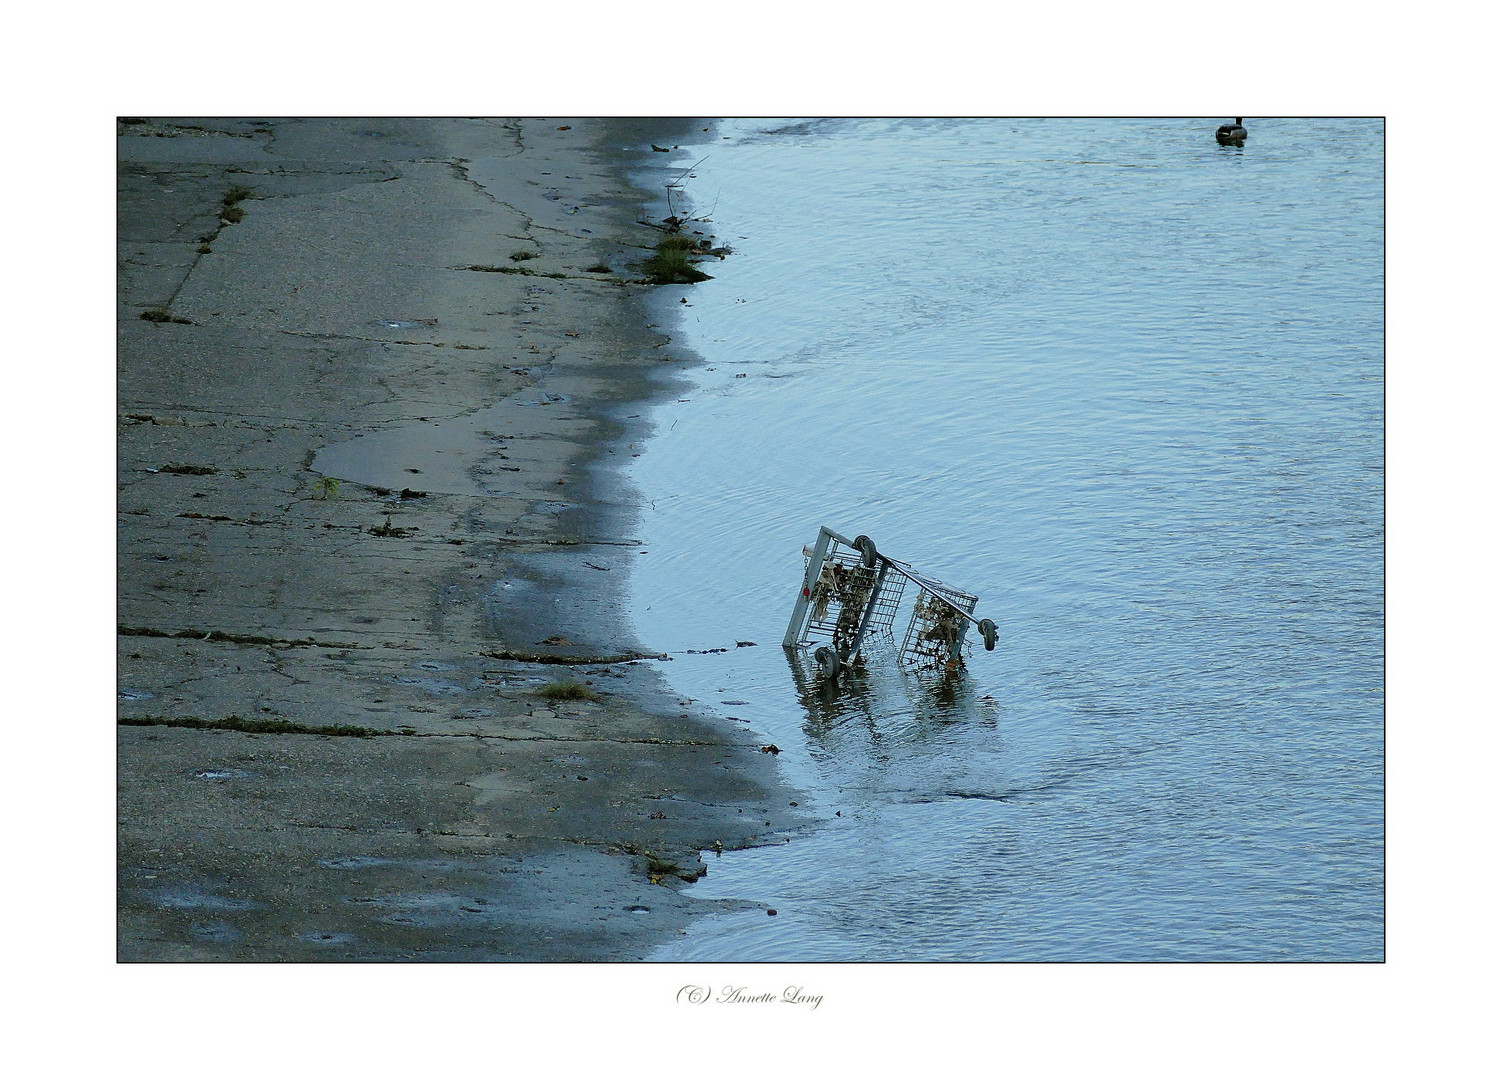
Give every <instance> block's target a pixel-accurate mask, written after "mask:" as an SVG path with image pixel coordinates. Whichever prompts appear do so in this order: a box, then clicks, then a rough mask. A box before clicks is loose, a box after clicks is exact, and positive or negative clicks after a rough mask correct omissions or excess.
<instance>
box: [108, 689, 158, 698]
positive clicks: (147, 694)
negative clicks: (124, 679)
mask: <svg viewBox="0 0 1502 1080" xmlns="http://www.w3.org/2000/svg"><path fill="white" fill-rule="evenodd" d="M115 696H116V697H117V698H118V699H119V700H121V701H150V700H151V699H152V698H154V697H156V695H155V694H153V693H152V692H151V691H149V690H137V689H136V688H135V687H133V686H122V687H121V688H120V689H119V690H118V691H117V692H116V694H115Z"/></svg>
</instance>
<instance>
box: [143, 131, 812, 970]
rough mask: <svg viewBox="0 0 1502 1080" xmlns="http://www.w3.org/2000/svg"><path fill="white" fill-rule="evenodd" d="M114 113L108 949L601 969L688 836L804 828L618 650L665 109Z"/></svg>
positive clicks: (649, 355)
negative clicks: (510, 115) (112, 848)
mask: <svg viewBox="0 0 1502 1080" xmlns="http://www.w3.org/2000/svg"><path fill="white" fill-rule="evenodd" d="M130 119H131V120H132V121H139V122H130V123H122V124H121V125H120V127H119V132H118V136H119V137H118V143H119V155H118V168H119V184H118V196H119V216H118V233H117V240H118V245H119V276H118V281H119V302H118V327H119V338H118V342H119V345H118V363H117V375H118V386H117V395H118V397H117V406H118V436H117V448H118V460H117V472H118V475H117V480H118V488H117V490H118V504H117V510H118V520H117V530H118V532H117V553H118V571H117V573H118V591H117V608H118V610H117V623H118V630H119V636H118V668H117V671H118V693H119V706H118V719H119V726H118V728H117V767H118V781H119V788H118V814H119V818H118V820H119V827H118V844H119V849H118V851H119V854H118V890H119V892H118V913H119V922H118V957H119V959H121V960H126V961H155V960H391V959H426V960H490V959H516V960H616V959H634V958H639V957H641V956H643V955H645V953H646V952H647V951H648V950H649V949H650V948H651V947H652V944H653V943H654V942H658V941H661V940H663V939H664V938H665V937H668V936H671V935H673V934H675V933H676V932H678V931H679V930H680V929H681V928H682V927H683V926H685V925H686V924H687V922H688V921H689V920H690V919H692V918H694V917H695V916H696V915H699V914H703V913H706V912H708V911H711V910H715V908H716V906H723V905H717V904H716V903H712V902H708V901H696V900H693V899H691V898H688V897H685V896H682V895H680V893H679V891H678V887H679V886H681V885H682V884H683V883H684V882H686V881H691V880H694V879H696V878H697V877H699V876H701V875H702V874H703V873H704V872H705V871H706V866H705V864H704V862H703V860H702V859H701V857H700V852H702V851H704V850H707V849H710V848H712V847H714V846H715V845H716V843H718V844H719V845H721V846H722V847H724V848H736V847H744V846H748V845H754V844H758V843H763V842H768V841H769V840H772V839H775V838H776V835H777V834H778V833H780V832H782V831H785V830H788V829H792V828H795V827H797V825H798V824H799V819H797V818H796V817H794V816H793V811H791V809H790V808H789V803H790V802H791V801H793V799H790V798H789V792H788V791H787V790H785V788H784V787H783V785H782V781H781V780H780V778H779V776H778V773H777V770H776V766H775V762H774V756H773V755H770V754H763V753H761V752H760V750H759V747H758V746H757V745H755V744H754V741H753V740H750V739H748V738H747V736H746V735H745V734H744V733H740V732H736V731H731V730H727V728H726V727H725V725H724V724H723V722H721V723H719V724H716V723H714V722H712V721H711V720H709V719H707V718H704V717H700V716H697V715H695V714H694V713H693V712H692V711H690V710H689V709H688V707H687V706H685V705H680V704H679V703H678V702H677V701H676V700H675V699H674V698H672V697H671V696H670V694H669V693H668V692H667V691H666V688H665V685H664V684H663V683H662V681H661V679H660V678H659V676H658V674H657V672H656V671H655V670H654V669H653V662H650V661H649V662H634V663H633V662H625V660H626V658H628V657H630V656H633V655H638V654H643V653H651V652H653V650H652V647H651V643H650V642H648V643H643V642H638V641H635V640H633V639H632V636H631V631H630V629H629V627H628V626H627V624H626V622H625V620H624V618H623V616H622V604H623V600H622V598H623V596H624V592H625V579H626V577H627V574H628V573H629V570H630V566H631V562H632V559H633V558H634V556H635V553H636V552H637V551H638V550H639V547H638V545H637V543H636V541H635V537H634V536H633V533H632V525H633V524H634V522H635V520H636V504H635V502H634V500H633V497H632V494H631V492H630V490H629V487H628V486H627V485H626V483H625V480H624V479H623V475H622V470H621V469H620V468H618V467H616V464H615V463H616V462H622V463H624V462H625V461H628V460H629V459H630V457H631V455H632V454H637V453H641V452H642V443H643V441H644V439H645V437H646V435H647V434H648V432H647V429H646V427H645V421H643V420H642V415H643V414H644V413H645V411H646V410H645V408H643V407H642V406H643V405H644V404H645V403H646V402H647V401H648V400H650V399H651V397H652V395H653V394H654V393H660V392H662V390H663V389H664V388H666V387H667V386H668V385H669V383H670V380H668V379H664V377H663V372H664V371H665V370H670V368H671V366H672V365H674V364H678V363H681V362H682V361H684V360H687V359H689V358H688V357H686V356H685V355H683V354H682V353H681V352H679V351H678V350H675V348H674V347H673V344H672V342H671V340H670V337H669V335H668V333H665V332H664V328H663V327H658V326H653V325H651V321H650V319H651V317H650V315H649V313H648V306H647V304H646V303H645V302H644V301H645V299H646V297H647V295H648V294H649V293H650V292H651V290H652V289H653V286H648V285H645V284H640V283H638V282H637V280H636V279H639V277H640V272H639V270H638V269H637V266H638V265H639V263H640V261H641V260H642V259H644V258H645V257H646V256H647V255H648V254H650V249H651V246H652V244H653V243H654V242H655V240H656V238H657V234H656V233H655V232H654V230H652V229H650V228H648V227H646V226H644V225H641V224H639V219H640V218H642V217H643V216H644V214H646V213H647V211H646V210H644V207H645V206H646V204H647V203H648V201H649V199H650V196H649V195H647V194H644V193H643V192H641V191H639V190H637V189H636V188H634V187H633V186H632V185H631V183H630V181H629V178H628V172H629V170H630V169H632V168H634V167H640V166H641V165H642V164H643V162H646V163H648V164H651V165H655V164H656V162H655V161H649V160H648V159H650V158H651V157H652V153H651V150H650V144H651V143H652V142H653V141H654V140H655V141H656V142H658V143H663V144H667V145H671V140H672V130H671V128H670V127H669V126H667V125H666V124H658V125H655V126H653V125H647V124H632V123H629V122H623V121H614V122H601V121H581V120H527V121H517V122H504V123H502V122H490V121H479V120H437V121H406V120H327V119H325V120H287V121H275V120H273V121H209V120H188V119H182V120H173V121H165V120H161V119H157V118H130ZM667 160H669V161H673V160H675V159H674V158H668V159H667ZM668 168H669V166H667V165H664V166H663V169H664V170H667V169H668ZM658 216H661V215H660V214H659V215H658ZM671 288H678V289H686V288H691V287H680V286H672V287H671ZM545 694H551V695H553V696H543V695H545Z"/></svg>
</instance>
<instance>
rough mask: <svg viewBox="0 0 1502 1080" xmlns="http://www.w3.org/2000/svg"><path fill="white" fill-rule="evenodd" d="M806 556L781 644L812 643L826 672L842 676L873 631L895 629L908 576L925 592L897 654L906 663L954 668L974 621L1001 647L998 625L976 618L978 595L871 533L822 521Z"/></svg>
mask: <svg viewBox="0 0 1502 1080" xmlns="http://www.w3.org/2000/svg"><path fill="white" fill-rule="evenodd" d="M803 555H804V557H805V559H806V560H807V563H806V566H805V569H804V573H803V585H802V588H801V589H800V591H799V593H798V600H797V602H796V603H795V604H794V605H793V617H792V618H791V619H790V620H788V629H787V633H786V634H785V635H784V636H783V639H782V645H783V647H784V648H787V649H796V648H809V647H813V649H814V661H815V662H816V663H817V664H818V665H819V672H820V674H821V675H822V676H823V677H824V678H837V677H838V676H839V672H840V669H841V668H843V667H847V666H849V665H851V664H853V663H855V661H856V660H857V658H859V656H860V651H861V643H862V642H863V641H864V640H865V639H866V637H867V636H868V635H870V634H885V635H887V636H889V637H890V636H892V626H893V624H894V623H895V622H896V621H897V615H898V613H899V611H900V610H901V607H902V593H903V590H904V589H905V588H906V587H907V583H908V582H912V583H913V584H915V585H917V586H918V596H917V599H916V600H915V601H914V603H913V612H912V616H911V618H910V619H909V620H908V626H907V633H906V635H905V636H904V637H903V639H902V647H901V649H900V650H899V651H898V654H897V657H898V660H899V661H900V662H901V663H903V664H904V665H906V666H908V667H916V668H932V669H935V670H940V671H946V672H947V671H953V670H955V668H957V667H958V666H959V665H961V664H963V663H964V660H963V657H962V655H961V647H962V646H963V645H964V643H965V633H966V631H968V630H969V629H970V624H971V623H975V626H976V628H977V629H978V630H979V631H980V633H981V638H982V640H983V641H984V642H985V645H986V648H987V649H988V650H990V649H994V648H995V647H996V624H995V623H994V622H992V621H991V620H990V619H976V617H975V614H974V612H975V603H976V597H974V596H972V595H971V594H970V593H967V592H964V591H962V590H960V589H956V588H954V587H952V586H949V585H945V584H944V583H943V582H942V581H939V580H938V579H936V578H931V577H928V576H926V575H924V574H920V573H917V572H916V571H915V570H913V568H912V566H910V565H909V564H907V563H904V562H898V561H897V560H896V559H889V558H887V557H886V556H885V555H883V554H881V553H880V552H878V551H877V550H876V545H875V544H873V543H872V542H871V538H870V537H867V536H857V537H856V538H855V539H854V540H847V539H845V537H843V536H841V535H840V534H839V533H837V532H835V531H834V530H832V529H829V528H820V529H819V539H818V540H817V541H815V542H814V544H813V546H812V547H806V548H804V549H803ZM822 642H828V644H822Z"/></svg>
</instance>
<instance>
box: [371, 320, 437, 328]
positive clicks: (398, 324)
mask: <svg viewBox="0 0 1502 1080" xmlns="http://www.w3.org/2000/svg"><path fill="white" fill-rule="evenodd" d="M376 325H377V326H384V327H385V328H386V329H387V330H420V329H431V328H433V327H435V326H437V325H438V320H437V319H378V320H377V321H376Z"/></svg>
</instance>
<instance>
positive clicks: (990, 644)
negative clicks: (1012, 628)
mask: <svg viewBox="0 0 1502 1080" xmlns="http://www.w3.org/2000/svg"><path fill="white" fill-rule="evenodd" d="M975 625H976V627H977V628H979V630H980V636H981V637H982V638H984V639H985V642H986V652H990V651H991V650H992V649H994V648H996V624H995V623H994V622H992V621H991V620H990V619H982V620H981V621H980V622H978V623H976V624H975Z"/></svg>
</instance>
